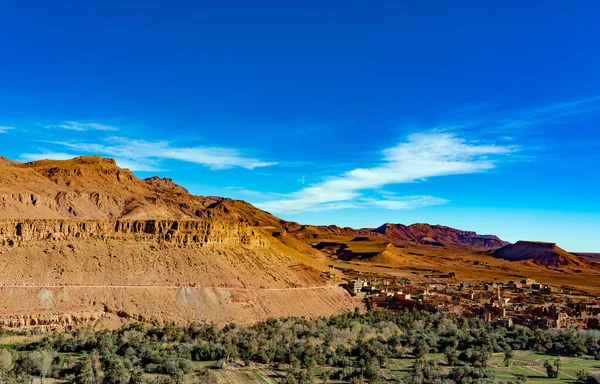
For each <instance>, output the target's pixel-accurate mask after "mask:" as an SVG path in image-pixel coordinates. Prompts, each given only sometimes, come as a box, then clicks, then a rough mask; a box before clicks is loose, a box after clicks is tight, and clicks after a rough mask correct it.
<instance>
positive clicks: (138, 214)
mask: <svg viewBox="0 0 600 384" xmlns="http://www.w3.org/2000/svg"><path fill="white" fill-rule="evenodd" d="M0 218H52V219H92V220H102V219H220V220H227V221H243V222H247V223H250V224H252V225H257V226H273V225H275V226H277V225H279V221H280V220H279V219H277V218H276V217H274V216H273V215H271V214H269V213H267V212H264V211H261V210H259V209H258V208H256V207H254V206H252V205H250V204H248V203H246V202H244V201H239V200H232V199H224V198H220V197H201V196H193V195H191V194H189V193H188V192H187V190H185V189H184V188H183V187H180V186H178V185H177V184H175V183H173V181H172V180H170V179H161V178H158V177H152V178H149V179H146V180H140V179H138V178H137V177H136V176H135V175H133V173H131V172H130V171H129V170H127V169H122V168H119V167H118V166H117V165H116V163H115V161H114V160H112V159H105V158H101V157H97V156H90V157H77V158H74V159H72V160H62V161H60V160H42V161H35V162H31V163H16V162H11V161H8V160H6V159H5V160H3V161H1V162H0Z"/></svg>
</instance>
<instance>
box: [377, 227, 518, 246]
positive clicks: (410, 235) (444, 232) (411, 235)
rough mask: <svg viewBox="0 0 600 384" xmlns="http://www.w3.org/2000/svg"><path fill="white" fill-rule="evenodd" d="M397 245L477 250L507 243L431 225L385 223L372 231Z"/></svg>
mask: <svg viewBox="0 0 600 384" xmlns="http://www.w3.org/2000/svg"><path fill="white" fill-rule="evenodd" d="M374 232H377V233H381V234H383V235H385V236H387V237H388V238H389V239H391V240H392V241H394V242H397V243H400V244H402V243H416V244H424V245H442V246H459V247H460V246H463V247H464V246H467V247H479V248H487V249H490V248H500V247H502V246H504V245H506V244H508V243H507V242H505V241H503V240H501V239H499V238H498V237H497V236H494V235H479V234H477V233H476V232H473V231H463V230H459V229H455V228H450V227H446V226H443V225H431V224H421V223H418V224H411V225H403V224H391V223H386V224H383V225H381V226H380V227H378V228H375V229H374Z"/></svg>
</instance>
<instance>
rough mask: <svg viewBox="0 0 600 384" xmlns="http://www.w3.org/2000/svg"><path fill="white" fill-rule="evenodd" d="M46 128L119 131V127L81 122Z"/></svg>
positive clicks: (70, 122) (67, 122) (63, 122)
mask: <svg viewBox="0 0 600 384" xmlns="http://www.w3.org/2000/svg"><path fill="white" fill-rule="evenodd" d="M45 127H46V128H52V129H66V130H69V131H80V132H81V131H118V130H119V129H118V128H117V127H113V126H112V125H106V124H100V123H84V122H79V121H62V122H60V123H59V124H54V125H46V126H45Z"/></svg>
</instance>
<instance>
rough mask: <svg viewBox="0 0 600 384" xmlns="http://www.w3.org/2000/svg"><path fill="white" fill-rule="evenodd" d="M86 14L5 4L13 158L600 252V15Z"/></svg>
mask: <svg viewBox="0 0 600 384" xmlns="http://www.w3.org/2000/svg"><path fill="white" fill-rule="evenodd" d="M86 3H87V4H83V2H68V1H57V2H41V1H40V2H36V1H2V2H0V36H2V38H1V39H0V155H2V156H5V157H9V158H13V159H17V160H22V161H31V160H36V159H41V158H68V157H73V156H78V155H84V154H86V155H87V154H99V155H102V156H108V157H113V158H116V159H117V162H118V164H119V165H121V166H124V167H128V168H130V169H132V170H133V171H134V172H135V173H136V174H137V175H138V176H140V177H147V176H150V175H154V174H158V175H160V176H163V177H171V178H173V179H174V180H175V181H176V182H178V183H179V184H182V185H183V186H185V187H186V188H188V189H189V190H190V191H191V192H193V193H195V194H200V195H222V196H228V197H233V198H239V199H244V200H247V201H249V202H252V203H254V204H256V205H257V206H259V207H261V208H264V209H267V210H269V211H271V212H272V213H274V214H276V215H278V216H280V217H282V218H284V219H288V220H295V221H299V222H303V223H312V224H338V225H344V226H346V225H347V226H353V227H371V226H378V225H380V224H382V223H384V222H398V223H405V224H409V223H414V222H429V223H433V224H444V225H449V226H453V227H457V228H461V229H470V230H476V231H478V232H479V233H493V234H497V235H499V236H500V237H501V238H503V239H506V240H509V241H516V240H519V239H528V240H543V241H554V242H557V243H558V244H559V245H560V246H562V247H564V248H566V249H568V250H571V251H598V252H600V236H599V235H598V234H599V233H600V202H599V199H598V197H599V196H600V194H599V193H598V191H599V189H600V177H599V176H600V171H599V170H598V169H599V168H600V151H599V149H600V130H599V129H600V127H599V122H600V76H599V75H598V68H600V51H599V50H598V44H597V38H598V36H600V24H599V23H597V16H598V14H599V12H600V6H599V5H598V3H597V2H595V1H580V2H577V6H576V7H575V6H574V5H573V4H572V3H569V2H566V1H530V2H522V1H505V2H501V3H493V2H481V1H455V2H442V1H390V2H383V1H382V2H373V1H344V2H341V1H340V2H338V1H331V2H311V1H304V2H293V3H292V2H281V1H278V2H261V1H255V2H235V1H230V2H189V3H188V2H173V1H171V2H166V1H165V2H153V3H148V2H145V3H127V4H123V2H116V1H115V2H103V4H99V3H98V4H92V3H91V2H86ZM450 3H451V4H450Z"/></svg>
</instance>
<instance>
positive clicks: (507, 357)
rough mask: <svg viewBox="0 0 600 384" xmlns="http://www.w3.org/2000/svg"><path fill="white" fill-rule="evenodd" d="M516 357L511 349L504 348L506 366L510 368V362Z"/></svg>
mask: <svg viewBox="0 0 600 384" xmlns="http://www.w3.org/2000/svg"><path fill="white" fill-rule="evenodd" d="M514 357H515V352H514V351H513V350H512V348H511V347H506V348H504V360H503V362H504V366H505V367H508V366H509V365H510V362H511V361H512V359H513V358H514Z"/></svg>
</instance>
